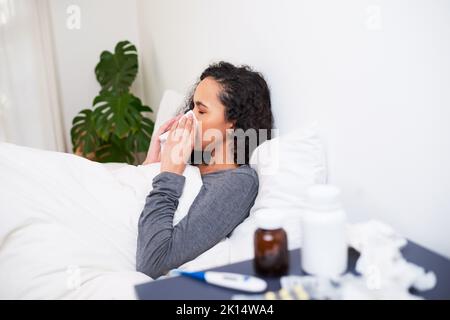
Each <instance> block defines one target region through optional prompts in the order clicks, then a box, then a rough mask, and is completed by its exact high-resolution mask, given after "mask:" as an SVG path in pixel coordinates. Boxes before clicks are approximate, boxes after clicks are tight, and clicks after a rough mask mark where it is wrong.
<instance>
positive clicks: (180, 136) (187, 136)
mask: <svg viewBox="0 0 450 320" xmlns="http://www.w3.org/2000/svg"><path fill="white" fill-rule="evenodd" d="M193 122H194V120H193V118H192V115H188V116H186V117H184V118H183V119H181V120H180V122H178V121H176V122H175V123H173V124H172V126H171V128H170V132H169V136H168V138H167V141H166V143H165V145H164V150H163V151H162V153H161V172H164V171H165V172H173V173H177V174H183V171H184V169H185V168H186V164H187V161H188V159H189V157H190V156H191V153H192V150H193V149H194V138H195V135H194V125H193Z"/></svg>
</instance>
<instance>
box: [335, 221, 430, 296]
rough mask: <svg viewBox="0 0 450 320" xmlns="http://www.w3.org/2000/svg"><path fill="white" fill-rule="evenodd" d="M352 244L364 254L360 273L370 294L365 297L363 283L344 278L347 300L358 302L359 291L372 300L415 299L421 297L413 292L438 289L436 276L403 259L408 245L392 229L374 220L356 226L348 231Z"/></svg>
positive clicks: (361, 254)
mask: <svg viewBox="0 0 450 320" xmlns="http://www.w3.org/2000/svg"><path fill="white" fill-rule="evenodd" d="M348 240H349V244H350V246H352V247H353V248H354V249H356V250H358V251H359V253H360V257H359V259H358V261H357V263H356V271H357V272H359V273H361V274H362V278H363V280H364V282H365V285H364V286H363V287H364V288H365V290H366V292H364V293H362V290H363V289H361V283H358V284H356V283H355V281H357V280H356V279H354V278H347V279H345V278H343V279H341V284H342V285H343V286H344V290H343V291H344V294H343V299H346V298H349V297H350V296H351V297H352V298H354V293H355V290H356V288H357V287H359V289H357V290H359V292H360V294H362V295H364V296H367V297H369V298H374V299H411V298H417V297H415V296H413V295H411V294H410V293H409V292H408V290H409V288H411V287H414V288H415V289H417V290H420V291H423V290H429V289H432V288H433V287H434V286H435V285H436V275H435V274H434V273H433V272H425V270H424V269H423V268H422V267H420V266H417V265H415V264H413V263H411V262H408V261H406V260H405V259H404V258H403V256H402V254H401V252H400V249H401V248H402V247H404V246H405V245H406V243H407V241H406V239H405V238H403V237H401V236H400V235H399V234H397V233H396V232H395V230H394V229H393V228H391V227H390V226H388V225H386V224H384V223H382V222H379V221H374V220H371V221H368V222H365V223H359V224H353V225H350V226H349V227H348ZM358 280H361V279H358ZM346 285H347V286H348V288H346V289H345V286H346ZM345 291H346V292H347V293H345ZM363 291H364V290H363Z"/></svg>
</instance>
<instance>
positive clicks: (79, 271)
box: [0, 90, 326, 299]
mask: <svg viewBox="0 0 450 320" xmlns="http://www.w3.org/2000/svg"><path fill="white" fill-rule="evenodd" d="M182 101H183V97H182V96H181V95H179V94H178V93H176V92H174V91H171V90H168V91H166V92H165V93H164V95H163V98H162V100H161V103H160V107H159V112H158V116H157V119H156V124H155V127H159V125H160V124H162V123H163V122H164V121H165V120H167V119H168V118H169V117H171V116H173V115H174V114H175V112H176V111H177V110H179V107H180V105H181V103H182ZM251 165H252V167H254V168H255V170H257V172H258V176H259V179H260V186H259V191H258V196H257V199H256V201H255V205H254V206H253V208H252V209H251V211H250V215H249V217H248V218H247V219H246V220H245V221H244V222H243V223H242V224H240V225H239V226H238V227H237V228H236V229H235V230H234V232H233V233H232V235H231V236H230V237H229V238H225V239H223V240H222V241H221V242H219V243H218V244H216V245H215V246H213V247H212V248H210V249H209V250H207V251H206V252H204V253H203V254H202V255H200V256H199V257H197V258H195V259H194V260H192V261H189V262H187V263H186V264H184V265H183V266H180V268H182V269H186V270H201V269H206V268H212V267H216V266H220V265H225V264H229V263H232V262H237V261H241V260H245V259H249V258H251V257H252V254H253V252H252V250H253V246H252V237H253V232H254V230H255V228H256V226H255V219H256V218H255V217H256V216H257V215H258V214H267V213H270V214H279V215H283V219H284V221H285V222H286V223H285V225H286V229H287V231H288V237H289V247H290V248H291V249H292V248H295V247H299V246H300V245H301V243H300V238H301V237H300V232H299V230H300V216H301V212H302V210H303V208H304V200H303V198H302V194H303V190H304V189H305V188H306V187H307V186H309V185H311V184H313V183H325V182H326V159H325V153H324V150H323V148H322V144H321V141H320V138H319V136H318V133H317V126H316V125H315V124H311V126H309V127H307V128H301V129H299V130H296V131H294V132H291V133H289V134H286V135H284V136H280V137H277V138H275V139H272V140H270V141H267V142H265V143H264V144H262V145H261V146H260V147H258V148H257V149H256V150H255V152H254V153H253V155H252V160H251ZM158 170H159V164H158V163H156V164H152V165H147V166H132V165H127V164H101V163H97V162H93V161H90V160H87V159H85V158H82V157H79V156H76V155H73V154H68V153H59V152H50V151H44V150H38V149H33V148H28V147H23V146H18V145H14V144H8V143H0V299H135V298H136V296H135V291H134V286H135V285H136V284H139V283H143V282H147V281H152V280H153V279H151V278H149V277H148V276H146V275H145V274H143V273H140V272H136V271H135V252H136V239H137V221H138V218H139V215H140V213H141V211H142V208H143V206H144V201H145V196H146V195H147V194H148V192H150V190H151V181H152V178H153V177H154V176H155V175H156V174H157V173H158V172H159V171H158ZM184 175H185V176H186V185H185V189H184V191H183V195H182V197H181V198H180V203H179V206H178V209H177V212H176V213H175V218H174V224H176V223H177V222H178V221H179V220H180V219H182V218H183V216H184V215H185V214H187V212H188V209H189V206H190V204H191V203H192V202H193V200H194V199H195V197H196V195H197V193H198V191H199V190H200V188H201V185H202V181H201V176H200V173H199V171H198V168H196V167H194V166H188V167H187V168H186V170H185V172H184Z"/></svg>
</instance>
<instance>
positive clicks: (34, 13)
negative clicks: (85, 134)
mask: <svg viewBox="0 0 450 320" xmlns="http://www.w3.org/2000/svg"><path fill="white" fill-rule="evenodd" d="M50 21H51V19H50V11H49V6H48V2H47V0H0V141H4V142H11V143H15V144H19V145H25V146H30V147H34V148H40V149H47V150H55V151H63V152H65V151H68V150H67V148H66V145H65V141H66V140H65V138H64V132H65V131H64V127H63V123H64V122H63V119H62V114H63V113H62V111H61V110H60V105H61V104H60V103H59V97H58V82H57V78H56V74H57V73H56V70H55V65H56V62H55V58H54V54H53V42H52V30H51V26H50V23H51V22H50Z"/></svg>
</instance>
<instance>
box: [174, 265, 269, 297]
mask: <svg viewBox="0 0 450 320" xmlns="http://www.w3.org/2000/svg"><path fill="white" fill-rule="evenodd" d="M175 272H176V273H178V274H180V275H183V276H186V277H190V278H194V279H197V280H200V281H204V282H206V283H210V284H213V285H216V286H220V287H224V288H229V289H234V290H239V291H246V292H262V291H264V290H266V289H267V282H266V281H264V280H263V279H260V278H257V277H254V276H248V275H244V274H238V273H229V272H216V271H205V272H201V271H200V272H189V271H181V270H176V271H175Z"/></svg>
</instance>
